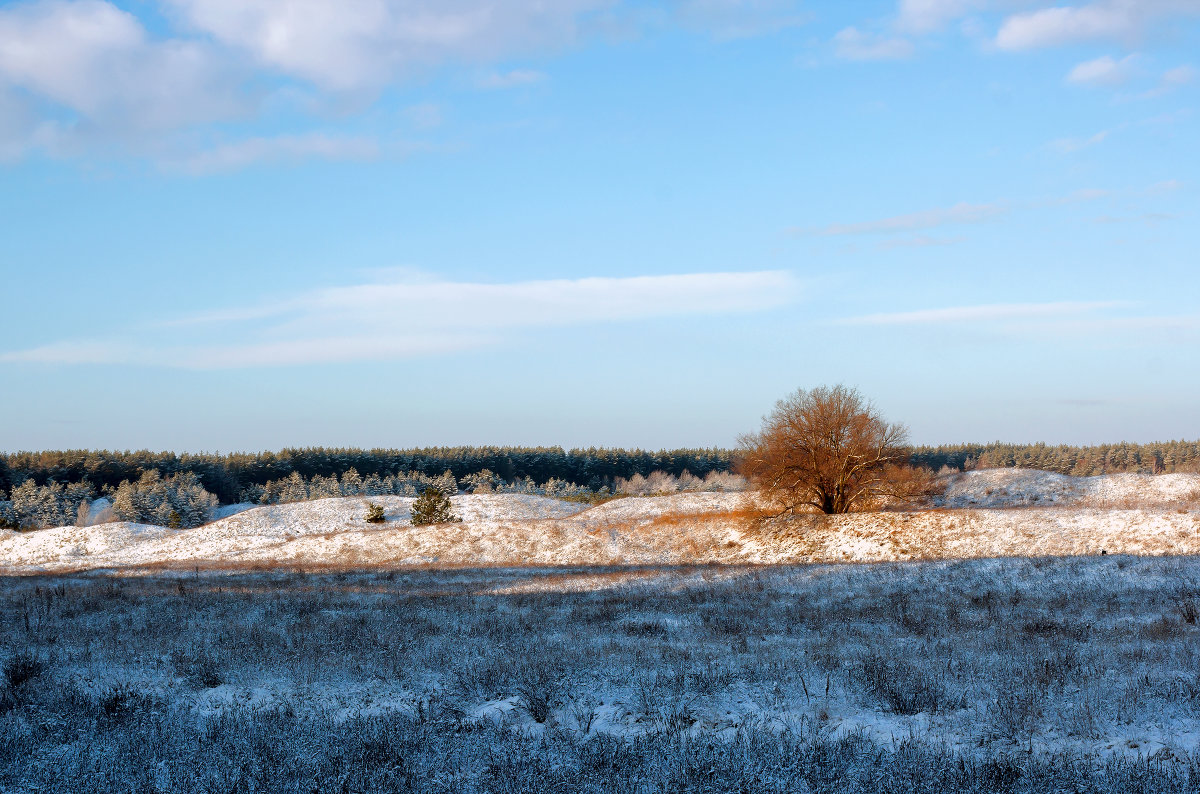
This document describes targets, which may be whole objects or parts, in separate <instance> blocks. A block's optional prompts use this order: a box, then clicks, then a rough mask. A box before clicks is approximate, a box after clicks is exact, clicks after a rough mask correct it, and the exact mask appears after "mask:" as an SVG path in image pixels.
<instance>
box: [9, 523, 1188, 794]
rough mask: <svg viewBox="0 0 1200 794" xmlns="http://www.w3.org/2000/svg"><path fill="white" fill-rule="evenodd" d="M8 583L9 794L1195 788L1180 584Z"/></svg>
mask: <svg viewBox="0 0 1200 794" xmlns="http://www.w3.org/2000/svg"><path fill="white" fill-rule="evenodd" d="M624 509H626V510H627V509H629V508H628V507H625V508H624ZM2 581H3V582H4V585H5V586H4V587H3V588H2V589H0V641H2V643H3V649H4V652H3V654H0V667H2V668H3V676H2V677H0V791H4V792H8V791H13V792H16V791H22V792H24V791H67V792H75V791H78V792H84V791H87V792H92V791H163V792H168V791H169V792H234V791H256V792H280V793H281V794H282V792H295V791H329V790H336V791H355V792H392V791H439V792H501V791H503V792H531V793H532V792H543V791H580V792H610V791H613V792H628V793H629V794H634V792H650V791H654V792H659V791H661V792H668V791H669V792H715V791H746V792H758V791H778V792H784V791H787V792H792V791H801V792H810V791H811V792H845V791H854V792H866V793H874V792H880V794H882V792H899V791H922V792H935V793H936V794H961V792H977V793H978V794H983V792H1018V791H1019V792H1041V791H1072V792H1096V793H1097V794H1100V793H1101V792H1102V793H1103V794H1117V792H1127V791H1139V792H1180V793H1182V792H1185V791H1195V790H1197V785H1198V784H1200V751H1198V749H1197V748H1198V747H1200V561H1197V560H1196V559H1193V558H1183V557H1156V558H1146V557H1141V558H1137V557H1116V556H1107V557H1089V558H1060V559H1038V560H1022V559H1007V560H1004V559H1000V560H969V561H939V562H924V563H905V564H894V563H885V564H881V565H871V566H863V565H853V566H847V565H805V566H783V567H770V568H763V567H761V566H749V567H747V566H698V567H697V566H690V567H683V568H675V569H670V568H664V567H654V568H651V569H629V568H617V569H612V568H603V569H597V568H585V569H570V568H561V567H560V568H554V569H549V570H548V569H535V568H521V569H501V568H487V569H459V570H444V569H443V570H415V569H414V570H408V571H381V572H374V573H370V572H357V573H356V572H330V573H311V572H305V573H298V572H284V571H279V570H273V571H267V572H260V573H232V574H216V575H205V574H195V573H193V575H190V576H188V575H183V576H181V575H178V574H175V575H171V576H157V575H145V576H136V577H128V576H97V575H95V574H89V575H86V576H79V575H76V576H50V577H13V578H8V579H4V580H2Z"/></svg>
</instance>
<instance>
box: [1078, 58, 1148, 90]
mask: <svg viewBox="0 0 1200 794" xmlns="http://www.w3.org/2000/svg"><path fill="white" fill-rule="evenodd" d="M1136 61H1137V56H1136V55H1126V56H1125V57H1124V58H1122V59H1120V60H1116V59H1115V58H1113V57H1112V56H1111V55H1105V56H1102V57H1100V58H1096V59H1095V60H1092V61H1084V62H1083V63H1080V64H1077V65H1076V66H1075V68H1073V69H1072V70H1071V71H1070V72H1069V73H1068V74H1067V82H1068V83H1075V84H1077V85H1104V86H1114V85H1121V84H1122V83H1125V82H1127V81H1128V80H1129V78H1130V77H1131V76H1132V74H1133V71H1134V64H1135V63H1136Z"/></svg>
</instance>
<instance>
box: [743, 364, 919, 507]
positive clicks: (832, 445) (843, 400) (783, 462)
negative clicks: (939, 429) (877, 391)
mask: <svg viewBox="0 0 1200 794" xmlns="http://www.w3.org/2000/svg"><path fill="white" fill-rule="evenodd" d="M739 469H740V473H741V474H743V475H744V476H745V477H746V478H747V479H748V480H750V482H751V483H752V484H753V485H754V486H755V487H757V488H758V490H759V492H760V493H761V494H762V495H763V496H764V497H766V498H765V501H766V502H768V503H770V504H773V505H776V506H777V507H778V508H779V512H778V513H776V515H784V514H789V513H798V512H806V511H807V510H808V509H810V508H816V509H817V510H819V511H821V512H822V513H848V512H850V511H851V510H856V509H862V508H864V507H867V506H869V505H871V504H873V503H876V502H878V501H879V500H880V499H881V498H884V497H894V498H898V499H902V500H911V499H914V498H916V497H919V496H921V495H923V494H926V493H928V491H929V487H930V483H931V481H932V478H931V477H930V476H929V474H928V472H926V471H925V470H923V469H916V468H914V467H913V466H912V465H910V463H909V447H908V431H907V430H906V429H905V427H904V426H903V425H898V424H889V423H887V422H886V421H885V420H884V419H883V417H881V416H880V415H879V413H878V412H877V411H876V410H875V408H874V406H872V405H871V404H870V403H869V402H868V401H867V400H866V399H864V398H863V396H862V395H861V394H859V393H858V391H857V390H855V389H851V388H848V387H846V386H841V385H838V386H834V387H832V388H830V387H827V386H819V387H817V388H815V389H812V390H811V391H806V390H804V389H800V390H799V391H797V392H796V393H795V394H792V395H790V396H789V397H787V398H785V399H783V400H780V401H779V402H778V403H776V404H775V410H774V411H772V412H771V413H770V414H768V415H767V416H766V417H764V418H763V427H762V431H761V432H759V433H754V434H750V435H746V436H743V437H742V438H741V458H740V461H739Z"/></svg>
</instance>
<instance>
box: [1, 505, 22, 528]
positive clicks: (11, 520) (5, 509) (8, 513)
mask: <svg viewBox="0 0 1200 794" xmlns="http://www.w3.org/2000/svg"><path fill="white" fill-rule="evenodd" d="M18 526H19V524H18V523H17V512H16V511H15V510H13V505H12V502H10V501H8V500H5V501H3V502H0V529H16V528H17V527H18Z"/></svg>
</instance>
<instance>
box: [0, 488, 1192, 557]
mask: <svg viewBox="0 0 1200 794" xmlns="http://www.w3.org/2000/svg"><path fill="white" fill-rule="evenodd" d="M748 499H749V497H748V496H747V495H744V494H737V493H681V494H675V495H672V496H660V497H631V498H626V499H618V500H615V501H612V502H608V503H605V504H603V505H599V506H596V507H591V508H587V507H586V506H585V505H580V504H577V503H571V502H563V501H559V500H556V499H549V498H546V497H540V496H529V495H516V494H504V495H470V496H456V497H454V499H453V503H454V508H455V511H456V512H457V513H458V514H459V515H460V516H462V517H463V519H464V522H463V523H461V524H447V525H436V526H428V527H413V526H411V525H410V523H409V517H410V514H409V509H410V507H411V505H412V501H413V500H412V499H410V498H406V497H396V496H387V497H372V501H373V502H376V503H378V504H381V505H382V506H383V507H384V511H385V515H386V519H387V520H386V521H385V523H383V524H368V523H366V521H365V520H364V516H365V514H366V506H365V501H364V500H363V499H361V498H356V497H351V498H339V499H321V500H317V501H312V502H299V503H293V504H284V505H272V506H265V507H254V506H246V505H238V506H232V507H231V508H227V509H225V510H224V513H225V514H224V517H221V518H219V519H218V520H215V521H213V522H211V523H209V524H206V525H205V526H202V527H197V528H195V529H188V530H173V529H166V528H163V527H154V526H146V525H140V524H131V523H125V522H117V523H109V524H101V525H98V526H91V527H56V528H53V529H44V530H38V531H34V532H24V533H18V532H13V531H10V530H0V572H4V573H34V572H41V571H70V570H88V569H157V568H177V569H191V568H193V567H195V566H199V567H203V568H215V569H244V568H257V567H270V566H278V565H286V566H298V567H305V568H328V567H335V568H343V567H344V568H355V567H364V568H369V567H379V566H420V567H475V566H480V567H486V566H519V565H546V566H555V565H572V566H583V565H600V566H604V565H687V564H705V563H758V564H771V563H792V562H808V561H831V562H832V561H860V562H866V561H883V560H907V559H931V558H979V557H998V556H1042V555H1046V556H1050V555H1071V554H1099V553H1101V551H1106V552H1108V553H1129V554H1200V476H1197V475H1163V476H1159V477H1142V476H1138V475H1117V476H1112V477H1090V478H1084V479H1077V478H1071V477H1063V476H1061V475H1055V474H1049V473H1046V472H1035V471H1025V470H1019V469H995V470H990V471H977V472H969V473H967V474H963V475H959V476H958V477H956V478H954V480H953V481H952V482H951V483H950V485H949V488H948V489H947V492H946V497H945V500H944V506H943V507H942V508H940V509H936V510H926V511H914V512H883V513H858V514H853V515H846V516H836V517H831V518H825V517H819V516H811V517H801V518H799V519H796V520H794V521H791V522H787V523H777V524H773V525H768V526H766V527H760V526H757V525H755V524H754V523H752V522H750V521H749V520H747V519H746V516H745V510H746V508H748V507H749V506H750V505H749V503H748V501H747V500H748ZM947 508H949V509H947Z"/></svg>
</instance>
